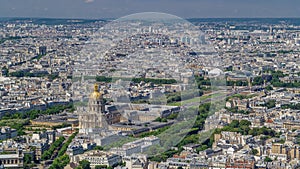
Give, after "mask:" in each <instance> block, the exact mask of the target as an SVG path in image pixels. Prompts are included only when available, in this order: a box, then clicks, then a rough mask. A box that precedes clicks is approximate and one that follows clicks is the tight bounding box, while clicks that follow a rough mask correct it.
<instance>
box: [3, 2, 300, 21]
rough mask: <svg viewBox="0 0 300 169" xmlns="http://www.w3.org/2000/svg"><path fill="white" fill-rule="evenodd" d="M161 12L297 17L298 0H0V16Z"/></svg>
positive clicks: (299, 13)
mask: <svg viewBox="0 0 300 169" xmlns="http://www.w3.org/2000/svg"><path fill="white" fill-rule="evenodd" d="M140 12H162V13H168V14H172V15H176V16H179V17H182V18H254V17H258V18H270V17H271V18H284V17H300V1H299V0H0V17H39V18H89V19H103V18H119V17H122V16H126V15H129V14H134V13H140Z"/></svg>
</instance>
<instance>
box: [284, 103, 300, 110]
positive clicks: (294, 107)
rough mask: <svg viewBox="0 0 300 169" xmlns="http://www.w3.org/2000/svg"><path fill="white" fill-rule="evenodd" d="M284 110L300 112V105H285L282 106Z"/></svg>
mask: <svg viewBox="0 0 300 169" xmlns="http://www.w3.org/2000/svg"><path fill="white" fill-rule="evenodd" d="M281 108H282V109H293V110H300V103H297V104H285V105H282V106H281Z"/></svg>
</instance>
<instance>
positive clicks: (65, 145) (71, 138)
mask: <svg viewBox="0 0 300 169" xmlns="http://www.w3.org/2000/svg"><path fill="white" fill-rule="evenodd" d="M77 134H78V132H75V133H73V134H72V135H71V136H70V137H69V138H68V140H67V141H66V142H65V143H64V145H63V146H62V147H61V149H60V150H59V152H58V157H60V156H62V155H64V154H65V152H66V151H67V149H68V146H69V145H70V143H71V142H72V140H73V139H74V138H75V136H76V135H77Z"/></svg>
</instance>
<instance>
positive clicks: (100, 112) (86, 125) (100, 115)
mask: <svg viewBox="0 0 300 169" xmlns="http://www.w3.org/2000/svg"><path fill="white" fill-rule="evenodd" d="M120 117H121V114H120V113H119V112H107V111H105V101H104V99H103V93H102V92H100V91H99V86H98V85H97V84H95V85H94V92H93V93H91V95H90V97H89V102H88V111H86V112H80V113H79V129H81V130H80V131H81V132H85V130H90V129H93V128H105V129H107V128H108V125H111V124H114V123H118V122H120Z"/></svg>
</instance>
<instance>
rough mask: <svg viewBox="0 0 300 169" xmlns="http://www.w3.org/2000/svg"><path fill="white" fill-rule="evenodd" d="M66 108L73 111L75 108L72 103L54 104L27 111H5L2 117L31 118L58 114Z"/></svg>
mask: <svg viewBox="0 0 300 169" xmlns="http://www.w3.org/2000/svg"><path fill="white" fill-rule="evenodd" d="M66 109H70V111H73V110H74V109H75V108H74V106H73V104H72V103H70V104H67V105H56V106H51V107H48V108H47V109H46V110H36V109H33V110H29V111H27V112H17V113H13V114H11V113H7V114H5V115H4V116H3V117H2V119H4V120H8V119H26V118H29V119H30V120H33V119H35V118H37V117H39V116H40V115H52V114H58V113H60V112H62V111H64V110H66Z"/></svg>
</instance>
